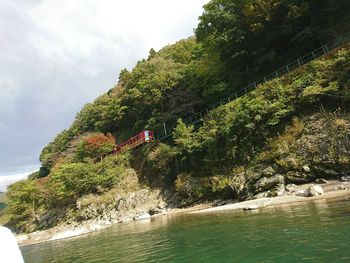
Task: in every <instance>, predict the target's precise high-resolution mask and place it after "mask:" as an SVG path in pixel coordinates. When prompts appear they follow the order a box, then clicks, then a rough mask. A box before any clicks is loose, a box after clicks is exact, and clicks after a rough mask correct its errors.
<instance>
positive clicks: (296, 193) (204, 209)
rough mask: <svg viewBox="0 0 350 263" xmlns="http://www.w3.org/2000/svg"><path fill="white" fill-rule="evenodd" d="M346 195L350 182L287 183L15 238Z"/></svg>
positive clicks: (43, 238)
mask: <svg viewBox="0 0 350 263" xmlns="http://www.w3.org/2000/svg"><path fill="white" fill-rule="evenodd" d="M321 183H322V184H321ZM347 195H348V196H349V197H350V182H340V181H328V182H327V181H323V182H320V183H319V184H316V183H308V184H303V185H299V186H296V185H289V186H288V185H287V186H286V190H285V192H284V193H282V194H281V195H279V196H276V197H259V198H256V199H253V200H248V201H243V202H234V201H232V202H229V203H224V202H219V201H217V202H213V203H211V204H201V205H197V206H192V207H189V208H183V209H181V208H173V209H165V208H160V211H157V213H154V214H153V215H151V214H150V213H149V212H143V213H140V212H138V213H135V214H134V215H131V214H129V216H128V217H124V218H122V219H120V218H116V219H115V220H113V219H111V217H107V216H104V217H99V218H97V219H90V220H86V221H83V222H82V223H80V224H79V225H77V224H72V225H60V226H55V227H53V228H50V229H47V230H43V231H36V232H33V233H30V234H20V235H17V241H18V243H19V245H20V246H27V245H33V244H37V243H43V242H49V241H54V240H59V239H64V238H71V237H77V236H80V235H84V234H88V233H91V232H94V231H98V230H101V229H105V228H107V227H109V226H112V225H114V224H116V223H126V222H130V221H132V220H145V221H146V220H148V221H150V220H151V219H152V218H153V217H156V216H167V215H170V214H178V213H189V214H196V213H212V212H220V211H227V210H257V209H261V208H264V207H272V206H279V205H283V204H292V203H299V202H306V201H310V200H319V199H333V198H339V197H342V198H343V197H344V196H347Z"/></svg>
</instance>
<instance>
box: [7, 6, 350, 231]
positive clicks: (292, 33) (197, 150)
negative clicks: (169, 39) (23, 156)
mask: <svg viewBox="0 0 350 263" xmlns="http://www.w3.org/2000/svg"><path fill="white" fill-rule="evenodd" d="M348 10H350V2H349V1H347V0H337V1H331V0H326V1H316V0H309V1H307V0H304V1H295V0H258V1H252V0H235V1H232V0H212V1H211V2H209V3H208V4H207V5H205V6H204V13H203V15H202V16H200V18H199V25H198V27H197V28H196V29H195V36H192V37H190V38H188V39H185V40H181V41H179V42H177V43H175V44H173V45H169V46H166V47H164V48H163V49H161V50H159V51H155V50H153V49H151V50H150V52H149V56H148V58H146V59H142V60H140V61H139V62H138V63H137V65H136V66H135V68H133V69H132V70H131V71H128V70H126V69H124V70H122V71H121V72H120V75H119V80H118V82H117V84H116V85H115V87H113V88H112V89H110V90H109V91H108V92H107V93H105V94H102V95H101V96H100V97H98V98H97V99H96V100H95V101H94V102H92V103H90V104H87V105H85V106H84V107H83V108H82V109H81V111H80V112H79V113H78V114H77V116H76V118H75V121H74V122H73V123H72V125H71V126H70V127H69V128H68V129H67V130H64V131H62V132H61V133H59V134H58V135H57V136H56V138H54V140H53V141H52V142H50V143H49V144H48V145H47V146H46V147H45V148H44V149H43V150H42V153H41V155H40V161H41V163H42V167H41V168H40V171H39V172H37V173H35V174H32V175H31V177H30V179H28V180H25V181H21V182H18V183H15V184H13V185H11V186H10V187H9V189H8V192H7V195H8V206H7V208H6V215H5V216H6V218H7V221H8V225H10V226H11V227H13V228H15V229H16V230H17V231H33V230H36V229H41V228H46V227H50V226H52V225H55V224H57V223H59V222H60V220H64V216H61V217H57V218H56V219H55V220H52V221H50V223H47V222H46V223H45V224H43V223H42V222H43V220H42V218H43V217H45V216H47V215H48V214H49V213H52V214H55V213H56V214H58V213H62V211H63V210H64V209H73V210H74V207H76V204H77V201H78V200H81V198H83V197H84V196H87V195H89V194H90V195H93V196H105V195H106V193H110V192H111V191H112V192H113V191H116V189H120V188H123V189H124V190H126V192H127V191H128V189H129V188H128V187H130V191H135V189H140V188H156V189H160V190H161V191H163V193H165V192H166V194H165V198H166V199H167V200H168V201H169V202H172V204H175V205H187V204H192V203H194V202H198V201H201V200H211V199H216V198H230V199H234V198H238V199H246V198H253V196H255V195H257V194H259V193H262V192H266V191H269V194H272V195H273V194H274V193H275V192H276V191H277V190H276V189H277V188H276V187H280V186H281V185H282V184H284V183H286V182H296V183H298V182H306V181H310V180H313V179H315V178H316V177H319V176H327V175H329V173H330V172H329V171H332V172H331V173H332V174H333V176H340V175H342V174H344V173H346V172H347V171H349V169H350V160H349V156H350V155H349V154H350V152H349V151H350V115H349V106H348V105H349V100H350V82H349V76H350V47H349V45H344V46H343V47H342V48H339V49H338V50H335V51H333V52H332V53H329V54H328V55H326V56H324V57H322V58H321V59H318V60H316V61H313V62H311V63H310V64H308V65H306V66H303V67H301V68H299V69H297V70H295V71H293V72H291V73H290V74H288V75H285V76H283V77H281V78H278V79H275V80H272V81H270V82H267V83H265V84H263V85H260V86H259V87H258V88H257V89H256V90H255V91H253V92H251V93H249V94H248V95H246V96H244V97H241V98H239V99H237V100H235V101H233V102H230V103H228V104H226V105H222V106H220V107H218V108H216V109H214V110H212V111H211V112H209V113H208V114H207V115H206V116H205V117H204V119H203V122H202V123H201V125H197V126H191V125H190V126H187V125H186V124H185V123H184V122H183V121H182V119H184V118H186V117H187V116H190V115H191V114H193V113H195V112H197V111H199V110H201V109H203V108H205V107H207V106H209V105H212V104H213V103H215V102H216V101H218V100H219V99H222V98H225V97H226V96H229V95H231V94H232V93H234V91H237V90H239V89H241V88H242V87H243V86H245V85H246V84H248V83H250V82H252V81H255V80H257V79H259V78H260V77H262V76H264V75H265V74H267V73H270V72H272V71H273V70H275V69H278V68H279V67H280V66H282V65H284V64H287V63H289V62H290V61H292V60H294V59H296V58H298V57H300V56H302V55H304V54H306V53H308V52H310V51H312V50H314V49H316V48H318V47H320V46H321V45H324V44H326V43H328V42H329V41H331V40H334V39H337V38H341V37H342V36H344V35H345V34H347V33H348V31H349V30H350V29H349V27H347V25H348V24H349V21H350V15H349V14H350V13H349V12H348ZM164 123H165V124H167V125H168V126H169V127H170V126H172V125H175V124H176V128H175V131H174V133H173V136H172V138H170V139H169V140H167V141H163V142H159V141H157V142H155V143H153V144H151V145H148V146H147V147H141V148H138V149H136V150H134V151H130V152H126V153H123V154H118V155H110V156H107V157H106V158H104V159H103V160H101V161H100V162H96V158H98V157H100V156H102V155H105V154H107V153H109V152H110V151H111V150H112V149H113V147H114V146H115V144H116V143H117V142H120V141H123V140H125V139H127V138H129V137H130V136H132V135H134V134H136V133H138V132H139V131H141V130H143V129H151V130H154V131H155V132H156V136H157V132H160V131H161V130H162V129H163V124H164ZM322 136H323V137H322ZM306 165H307V166H308V167H310V169H311V171H309V172H307V173H306V172H305V171H303V168H302V167H303V166H306ZM266 169H268V171H269V173H270V178H274V179H273V182H272V183H271V184H270V185H269V186H267V187H265V186H262V185H261V184H262V183H261V179H262V178H263V177H264V174H263V173H262V171H265V173H266ZM135 176H137V181H138V182H137V183H136V184H135V183H134V179H135ZM128 178H129V179H130V180H129V179H128ZM130 181H132V182H133V183H130ZM259 182H260V183H259ZM96 198H97V197H96ZM52 211H55V212H52ZM52 214H51V215H52ZM47 217H49V216H47Z"/></svg>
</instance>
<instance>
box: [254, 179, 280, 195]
mask: <svg viewBox="0 0 350 263" xmlns="http://www.w3.org/2000/svg"><path fill="white" fill-rule="evenodd" d="M281 185H284V177H283V176H282V175H275V176H273V177H262V178H261V179H259V180H258V181H257V182H256V184H255V189H256V191H257V192H265V191H268V190H272V189H274V188H277V187H279V186H281Z"/></svg>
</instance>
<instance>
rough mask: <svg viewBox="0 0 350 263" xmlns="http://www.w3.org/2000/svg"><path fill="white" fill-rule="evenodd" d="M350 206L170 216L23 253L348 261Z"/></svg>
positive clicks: (53, 261) (69, 258) (49, 257)
mask: <svg viewBox="0 0 350 263" xmlns="http://www.w3.org/2000/svg"><path fill="white" fill-rule="evenodd" d="M349 208H350V201H349V200H345V201H343V202H340V201H337V202H332V201H322V202H308V203H305V204H298V205H283V206H281V207H275V208H266V209H262V210H259V211H257V212H256V211H254V212H253V213H246V212H237V211H231V212H222V213H216V214H206V215H202V214H197V215H176V216H174V215H172V216H168V217H166V216H165V217H158V218H154V219H152V221H150V222H130V223H128V224H119V225H115V226H112V227H110V228H107V229H104V230H103V231H100V232H97V233H91V234H88V235H85V236H82V237H79V238H73V239H67V240H60V241H54V242H50V243H46V244H39V245H33V246H28V247H24V248H22V252H23V255H24V257H25V260H26V263H34V262H35V263H41V262H43V263H47V262H49V263H58V262H59V263H65V262H77V263H79V262H84V263H96V262H126V263H128V262H327V263H328V262H350V260H349V259H350V252H349V251H350V231H349V227H348V226H349V223H350V209H349Z"/></svg>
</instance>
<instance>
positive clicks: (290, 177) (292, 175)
mask: <svg viewBox="0 0 350 263" xmlns="http://www.w3.org/2000/svg"><path fill="white" fill-rule="evenodd" d="M285 177H286V181H287V182H289V183H295V184H302V183H307V182H309V181H310V180H311V177H310V175H309V174H306V173H303V172H297V171H289V172H287V174H286V176H285Z"/></svg>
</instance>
